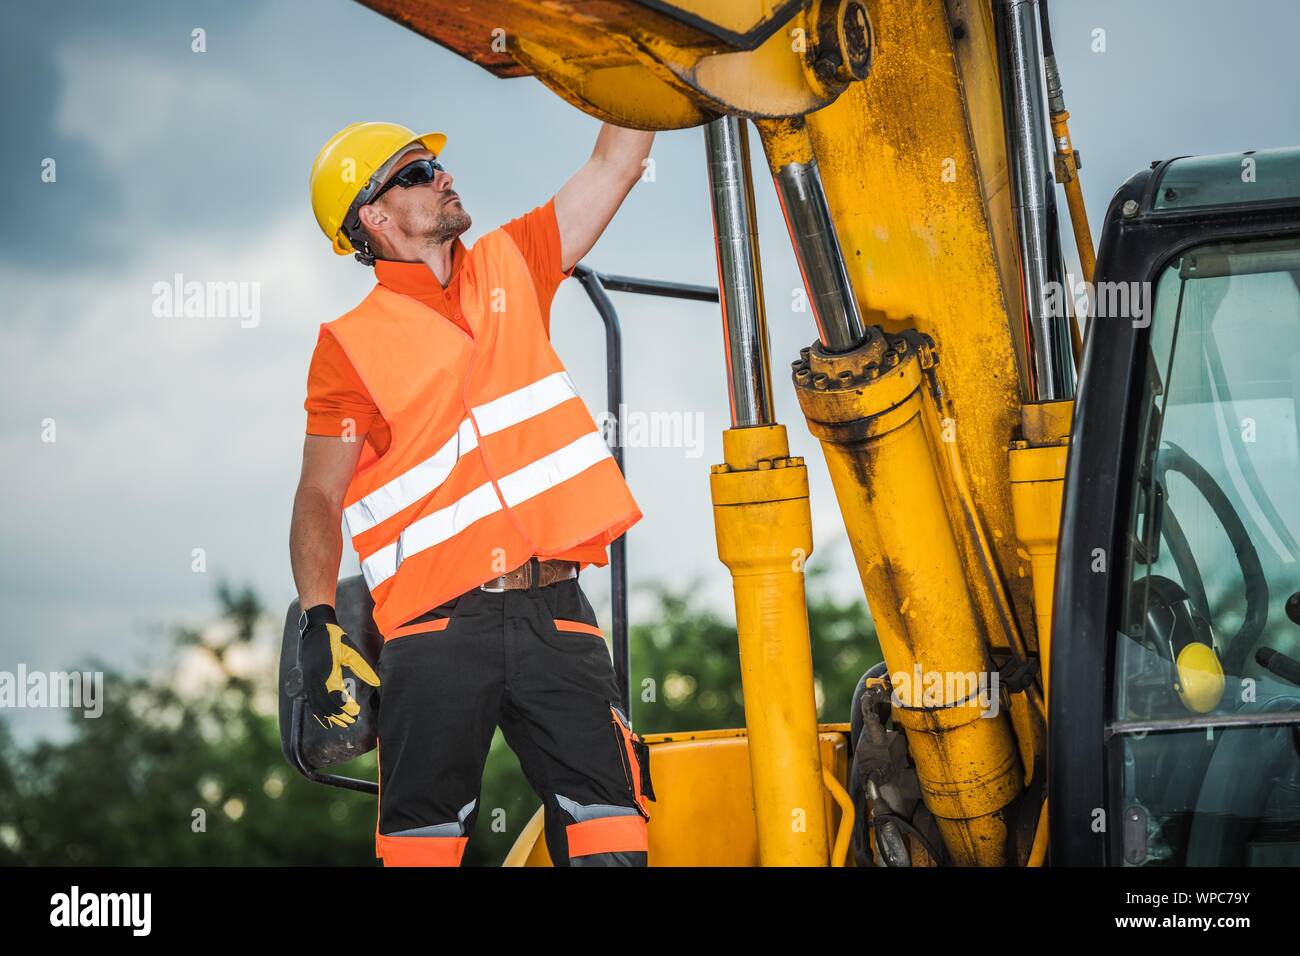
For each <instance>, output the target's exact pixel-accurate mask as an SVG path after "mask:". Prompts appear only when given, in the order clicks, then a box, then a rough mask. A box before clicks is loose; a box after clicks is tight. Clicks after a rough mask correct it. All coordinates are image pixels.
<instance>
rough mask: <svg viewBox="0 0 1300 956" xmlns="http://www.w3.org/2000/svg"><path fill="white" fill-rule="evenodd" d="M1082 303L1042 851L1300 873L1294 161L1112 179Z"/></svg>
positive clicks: (1299, 162) (1202, 160)
mask: <svg viewBox="0 0 1300 956" xmlns="http://www.w3.org/2000/svg"><path fill="white" fill-rule="evenodd" d="M1092 301H1093V305H1094V307H1095V313H1094V314H1093V315H1092V316H1091V321H1090V326H1089V332H1088V338H1087V347H1086V352H1085V357H1084V362H1083V369H1082V375H1081V387H1080V390H1079V395H1078V399H1077V404H1076V408H1075V425H1074V432H1073V448H1072V451H1071V456H1070V462H1069V466H1068V471H1067V477H1066V490H1065V504H1064V515H1063V520H1062V525H1061V534H1062V536H1061V548H1060V554H1061V564H1060V566H1059V568H1058V578H1057V601H1056V608H1057V616H1056V620H1055V626H1054V629H1053V637H1052V647H1053V657H1052V677H1051V720H1050V726H1051V728H1052V750H1051V754H1052V757H1051V763H1052V769H1053V774H1052V786H1051V792H1052V795H1053V796H1052V801H1053V803H1052V809H1053V826H1052V837H1053V839H1052V856H1053V861H1054V862H1062V863H1091V864H1102V863H1105V864H1112V865H1114V864H1122V865H1132V866H1184V865H1189V866H1198V865H1199V866H1259V865H1292V866H1294V865H1297V864H1300V543H1298V541H1297V539H1300V432H1298V431H1297V408H1298V407H1300V149H1286V150H1270V151H1259V152H1256V151H1251V152H1246V153H1240V154H1225V155H1221V156H1207V157H1196V158H1180V159H1174V160H1171V161H1167V162H1162V163H1157V164H1153V166H1152V168H1151V169H1149V170H1146V171H1144V172H1142V173H1139V174H1138V175H1136V176H1134V177H1133V178H1132V179H1130V180H1129V182H1128V183H1127V184H1126V185H1125V186H1124V187H1123V188H1122V189H1121V190H1120V191H1119V193H1118V194H1117V195H1116V196H1115V198H1114V200H1113V201H1112V203H1111V206H1110V210H1109V212H1108V215H1107V219H1106V225H1105V230H1104V232H1103V235H1102V241H1101V250H1100V256H1099V259H1098V268H1097V275H1096V287H1095V289H1094V290H1092ZM1101 661H1104V662H1105V666H1104V667H1098V666H1097V664H1098V662H1101Z"/></svg>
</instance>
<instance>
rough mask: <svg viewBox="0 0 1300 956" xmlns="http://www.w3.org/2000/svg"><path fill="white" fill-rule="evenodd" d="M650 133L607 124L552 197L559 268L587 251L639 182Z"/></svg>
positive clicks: (651, 138) (570, 264)
mask: <svg viewBox="0 0 1300 956" xmlns="http://www.w3.org/2000/svg"><path fill="white" fill-rule="evenodd" d="M654 138H655V134H654V133H653V132H650V133H647V132H643V131H641V130H635V129H622V128H621V127H618V126H611V125H609V124H608V123H606V124H605V125H604V126H602V127H601V128H600V135H599V136H597V137H596V148H595V149H594V150H593V151H592V153H591V159H589V160H587V162H586V163H585V164H583V167H582V168H581V169H579V170H578V171H577V172H576V173H574V174H573V178H571V179H570V180H569V181H568V182H567V183H565V184H564V186H563V187H562V188H561V189H560V191H559V192H558V193H556V194H555V219H556V223H557V224H558V225H559V227H560V268H562V269H563V270H564V271H565V272H568V271H569V270H570V269H572V268H573V267H574V266H575V265H577V264H578V262H579V261H580V260H581V259H582V257H583V256H585V255H586V254H587V253H588V252H590V251H591V247H592V246H594V245H595V244H596V240H597V239H599V238H600V234H601V233H602V232H604V231H605V227H606V226H608V225H609V222H610V220H611V219H613V218H614V213H616V212H618V207H619V206H621V205H622V204H623V200H624V199H625V198H627V194H628V193H629V192H631V191H632V187H633V186H634V185H636V181H637V180H638V179H639V178H640V177H641V170H642V164H643V163H644V161H645V159H646V157H647V156H649V155H650V145H651V144H652V143H653V142H654Z"/></svg>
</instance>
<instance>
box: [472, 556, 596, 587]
mask: <svg viewBox="0 0 1300 956" xmlns="http://www.w3.org/2000/svg"><path fill="white" fill-rule="evenodd" d="M534 564H536V565H537V586H538V587H539V588H544V587H546V586H547V585H550V584H555V583H556V582H557V581H568V580H569V579H570V578H576V577H577V576H578V562H577V561H557V560H555V559H554V558H548V559H546V560H545V561H536V562H534V561H533V560H531V559H530V560H529V561H528V563H527V564H521V565H520V566H519V567H517V568H515V569H514V570H513V571H507V572H506V573H505V574H502V575H500V576H498V577H495V578H493V579H492V580H491V581H484V582H483V583H482V584H480V585H479V586H478V587H479V590H480V591H516V590H522V589H524V588H528V587H531V586H532V583H533V576H532V569H533V565H534Z"/></svg>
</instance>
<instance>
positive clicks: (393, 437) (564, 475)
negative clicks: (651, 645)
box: [290, 123, 654, 866]
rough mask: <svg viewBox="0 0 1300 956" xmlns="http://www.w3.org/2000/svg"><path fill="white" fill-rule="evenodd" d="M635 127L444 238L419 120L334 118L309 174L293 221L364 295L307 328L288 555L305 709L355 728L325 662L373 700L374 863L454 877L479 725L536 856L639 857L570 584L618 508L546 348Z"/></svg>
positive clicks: (460, 210)
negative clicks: (346, 600) (307, 223)
mask: <svg viewBox="0 0 1300 956" xmlns="http://www.w3.org/2000/svg"><path fill="white" fill-rule="evenodd" d="M653 138H654V134H653V133H643V132H637V131H632V130H625V129H619V128H617V127H614V126H609V125H605V126H604V127H603V128H602V129H601V131H600V134H599V136H598V137H597V139H596V146H595V150H594V151H593V153H592V155H591V158H590V159H589V160H588V161H587V162H586V164H585V165H583V166H582V168H581V169H579V170H578V171H577V172H576V173H575V174H574V175H573V177H572V178H571V179H570V180H569V181H568V182H567V183H566V184H565V185H564V186H563V187H562V188H561V189H560V191H559V192H558V193H556V194H555V196H554V198H553V199H551V200H550V201H549V202H547V203H546V204H545V205H543V206H539V207H538V208H536V209H534V210H533V211H532V212H529V213H527V214H526V215H524V216H521V217H520V218H518V219H515V220H513V221H512V222H509V223H507V224H506V225H504V226H502V227H500V228H498V229H495V230H493V231H491V232H488V233H487V234H486V235H484V236H483V237H482V238H480V239H479V240H478V241H476V242H475V243H474V244H473V245H472V246H471V247H468V248H467V247H466V246H465V245H464V244H463V243H462V242H461V240H460V236H461V235H462V234H463V233H464V232H465V231H466V230H467V229H468V228H469V227H470V217H469V214H468V212H466V209H465V206H464V204H463V202H462V201H461V198H460V196H459V195H458V194H457V193H456V192H455V190H453V189H452V184H453V179H452V176H451V174H450V173H449V172H447V170H446V169H444V167H443V165H442V163H441V162H440V159H439V157H440V155H441V154H442V150H443V147H444V145H445V143H446V137H445V136H444V135H443V134H441V133H428V134H425V135H417V134H416V133H414V132H413V131H412V130H410V129H407V128H406V127H403V126H398V125H395V124H392V123H354V124H352V125H350V126H348V127H346V128H345V129H343V130H341V131H340V132H338V133H336V134H335V135H334V136H333V137H331V138H330V140H329V141H328V142H327V143H326V144H325V146H324V147H323V148H322V149H321V151H320V153H319V155H318V156H317V157H316V161H315V163H314V165H313V166H312V171H311V197H312V208H313V211H314V212H315V214H316V220H317V222H318V223H319V224H320V227H321V229H322V230H323V231H324V233H325V235H326V237H327V238H328V239H329V240H330V241H331V242H332V243H333V246H334V251H335V252H336V253H338V254H340V255H346V254H348V253H352V254H354V255H355V257H356V258H357V259H358V260H359V261H360V262H362V263H363V264H366V265H370V266H373V267H374V269H375V278H376V280H377V283H376V285H375V287H374V289H373V290H371V292H370V293H369V295H367V296H366V298H365V299H364V300H363V301H362V302H361V304H360V305H358V306H357V307H356V308H354V309H352V310H351V311H349V312H347V313H345V314H344V315H342V316H341V317H340V318H338V319H335V320H334V321H332V322H327V323H325V324H324V325H322V326H321V329H320V335H319V338H318V340H317V344H316V350H315V353H314V355H313V356H312V361H311V369H310V372H309V374H308V382H307V401H306V409H307V438H306V442H305V444H304V447H303V462H302V476H301V479H300V481H299V484H298V491H297V495H296V497H295V499H294V507H293V523H292V529H291V532H290V555H291V559H292V564H293V573H294V579H295V581H296V583H297V587H298V596H299V599H300V601H301V603H302V607H303V608H306V609H307V610H306V611H305V612H304V613H303V616H302V619H301V621H300V623H299V626H300V630H301V632H302V651H301V655H302V666H303V676H304V679H305V682H306V687H307V697H308V705H309V707H310V709H311V711H312V713H313V714H314V716H315V718H316V719H317V720H318V721H320V722H321V723H322V724H323V725H324V726H326V727H327V728H333V727H344V726H347V725H348V724H350V723H352V722H353V721H354V720H355V718H356V715H357V714H358V713H359V712H360V707H361V703H360V702H359V701H358V700H356V699H354V698H353V697H352V696H351V695H349V694H348V693H347V691H346V690H345V687H344V683H343V681H344V675H345V673H347V672H350V673H351V675H352V676H353V677H354V678H355V679H356V680H357V681H359V682H362V683H365V684H369V685H371V686H374V687H378V688H379V691H378V698H379V700H380V706H379V714H378V728H379V732H378V737H379V743H378V750H379V788H380V798H379V820H378V826H377V828H376V837H375V840H376V855H377V856H379V857H381V858H382V859H383V860H384V863H385V865H388V866H456V865H459V863H460V861H461V858H462V856H463V854H464V850H465V844H466V841H467V838H468V836H469V834H470V833H471V832H472V831H473V829H474V822H475V819H476V817H477V815H478V810H479V789H480V786H481V780H482V774H483V764H484V761H485V759H486V757H487V752H488V747H489V744H490V742H491V739H492V735H493V733H494V731H495V728H496V727H497V726H498V725H500V727H501V728H502V731H503V732H504V734H505V737H506V741H507V742H508V743H509V745H510V747H511V748H512V749H513V750H514V751H515V753H516V755H517V756H518V757H519V761H520V764H521V765H522V767H523V770H524V774H525V775H526V776H527V778H528V781H529V783H530V784H531V785H532V787H533V789H534V790H536V791H537V793H538V795H539V796H540V797H541V798H542V801H543V806H544V814H545V829H546V841H547V847H548V849H549V851H550V854H551V857H552V859H553V860H554V862H555V863H556V864H557V865H561V866H564V865H572V866H579V865H586V866H593V865H594V866H644V865H645V861H646V850H647V837H646V820H648V819H649V813H648V810H647V799H648V797H649V796H650V795H652V791H651V790H650V786H649V776H648V767H647V764H646V760H645V756H644V755H645V747H644V745H643V744H642V743H641V742H640V739H639V738H638V737H636V736H635V735H633V734H632V733H631V730H630V728H629V726H628V721H627V718H626V715H624V714H623V713H622V712H621V711H620V710H619V707H618V691H617V686H616V684H615V680H614V674H613V667H612V664H611V661H610V656H609V651H608V649H607V646H606V644H605V641H604V640H603V638H602V635H601V631H600V629H599V627H598V626H597V621H596V615H595V613H594V611H593V610H592V606H591V604H590V602H589V601H588V600H587V598H586V596H585V595H584V594H583V592H582V589H581V588H580V587H579V585H578V573H579V571H580V570H581V569H582V568H583V567H585V566H587V565H590V564H594V565H604V564H606V563H607V555H606V546H607V545H608V544H609V543H610V542H612V541H614V540H615V539H617V538H618V537H619V536H620V535H621V534H623V533H624V532H625V531H626V530H627V529H628V528H630V527H631V526H632V525H633V524H634V523H636V522H637V521H638V520H639V519H640V517H641V512H640V510H639V509H638V508H637V505H636V502H635V501H634V500H633V498H632V494H631V492H630V491H629V489H628V487H627V484H626V483H625V482H624V480H623V476H622V473H621V472H620V470H619V468H618V466H617V464H616V463H615V461H614V459H613V457H612V456H611V455H610V452H609V449H608V448H607V447H606V444H605V442H604V440H603V438H602V436H601V433H600V432H599V430H598V429H597V428H596V425H595V422H594V421H593V419H592V417H591V413H590V412H589V411H588V410H587V408H586V406H585V405H584V404H583V401H582V399H581V398H579V397H578V394H577V392H576V390H575V389H574V387H573V382H572V381H571V380H570V378H569V375H568V373H567V372H566V371H565V370H564V366H563V364H562V363H561V362H560V359H559V358H558V357H557V355H556V354H555V351H554V350H553V349H552V347H551V343H550V306H551V300H552V297H553V296H554V294H555V290H556V287H557V286H558V285H559V283H560V282H561V281H563V280H564V279H565V278H566V277H567V276H568V275H569V274H570V273H571V272H572V270H573V267H574V266H575V265H576V264H577V263H578V261H579V260H580V259H581V258H582V257H583V256H584V255H585V254H586V253H587V252H588V251H589V250H590V249H591V247H592V246H593V245H594V244H595V242H596V240H597V239H598V238H599V237H600V234H601V233H602V232H603V231H604V229H605V227H606V226H607V225H608V224H609V222H610V220H611V219H612V218H613V216H614V213H615V212H616V211H617V209H618V208H619V206H620V205H621V204H622V202H623V199H624V198H625V197H626V196H627V194H628V192H629V191H630V190H631V188H632V186H633V184H635V183H636V181H637V179H638V178H639V177H640V175H641V172H642V167H643V161H644V160H645V158H646V157H647V155H648V154H649V151H650V145H651V142H652V141H653ZM340 518H342V519H343V522H345V523H346V525H347V528H348V533H349V535H350V536H351V538H352V544H353V546H354V547H355V549H356V551H357V555H358V557H359V558H360V561H361V568H362V572H363V574H364V576H365V579H366V583H367V585H368V586H369V588H370V591H371V594H372V595H373V597H374V603H375V610H374V618H375V623H376V625H377V626H378V628H379V631H380V633H381V634H382V635H383V638H384V644H383V650H382V652H381V654H380V655H379V660H378V662H377V664H376V665H375V666H374V667H373V668H372V666H371V662H369V661H367V660H366V659H365V657H364V656H363V655H362V654H361V653H360V651H359V650H358V649H357V647H356V646H355V645H354V644H353V642H352V641H351V640H349V638H348V637H347V635H346V634H344V633H343V630H342V628H341V627H340V626H339V624H338V620H337V617H336V615H335V612H334V606H333V605H334V594H335V583H336V580H337V577H338V569H339V560H340V556H341V552H342V536H341V533H340V524H341V522H340ZM364 696H367V697H369V695H364Z"/></svg>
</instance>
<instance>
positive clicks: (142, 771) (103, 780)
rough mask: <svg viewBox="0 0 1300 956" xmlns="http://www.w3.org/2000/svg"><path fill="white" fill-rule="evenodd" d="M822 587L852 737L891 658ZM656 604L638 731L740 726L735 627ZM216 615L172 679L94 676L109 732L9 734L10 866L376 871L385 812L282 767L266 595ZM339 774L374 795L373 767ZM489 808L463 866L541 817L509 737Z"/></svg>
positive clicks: (821, 699) (635, 646)
mask: <svg viewBox="0 0 1300 956" xmlns="http://www.w3.org/2000/svg"><path fill="white" fill-rule="evenodd" d="M810 578H812V581H811V582H810V591H811V592H813V594H812V597H810V601H809V619H810V622H811V626H812V645H813V655H814V657H813V659H814V662H815V663H816V665H817V696H818V710H819V715H820V718H821V720H822V721H824V722H831V723H833V722H842V721H846V720H848V713H849V700H850V696H851V694H852V691H853V687H854V685H855V684H856V682H857V680H858V677H859V676H860V675H861V674H862V672H863V671H865V670H866V669H867V667H869V666H870V665H871V664H872V663H874V662H875V661H876V660H878V659H879V650H878V647H877V645H876V641H875V636H874V632H873V630H872V628H871V623H870V619H869V618H868V616H867V612H866V607H865V605H864V604H863V603H862V602H861V601H855V602H850V603H847V604H838V603H836V602H835V601H834V600H832V599H831V598H829V597H827V596H825V595H820V594H818V593H817V590H818V589H817V588H816V575H815V574H812V573H810ZM656 594H657V598H658V605H659V607H658V613H657V614H656V615H655V620H654V621H653V622H652V623H639V624H634V625H633V626H632V628H631V633H630V641H631V646H632V658H633V713H634V719H635V721H636V725H637V729H638V731H639V732H641V733H655V732H664V731H675V730H676V731H680V730H687V729H696V730H703V729H714V728H722V727H735V726H741V725H743V723H744V701H743V697H742V695H741V689H740V676H739V662H738V656H737V650H736V638H735V630H734V628H733V627H732V626H731V625H730V624H729V623H727V621H726V620H724V619H723V618H721V617H719V616H717V615H715V614H714V613H712V612H710V611H708V610H705V609H701V608H698V607H696V606H694V604H693V602H692V599H691V597H690V596H689V595H688V594H678V593H672V592H669V591H667V590H663V589H659V590H658V591H657V592H656ZM217 602H218V608H219V612H220V614H219V620H218V621H217V622H216V626H213V627H206V628H203V629H201V630H196V629H186V628H181V629H177V630H176V631H175V632H174V633H175V648H174V651H173V653H172V654H171V655H170V657H169V658H168V660H167V661H165V662H164V665H163V666H162V667H161V669H160V670H159V671H158V672H157V673H154V674H149V675H127V674H122V673H118V672H114V671H111V670H108V669H106V668H104V667H103V666H102V665H97V664H95V663H93V662H92V663H91V664H89V665H87V667H86V668H83V669H91V670H103V671H104V702H105V706H104V712H103V714H102V716H100V717H99V718H97V719H87V718H85V717H83V716H82V715H81V714H80V713H77V712H74V713H73V714H72V716H71V717H70V719H71V721H72V725H71V729H70V730H71V732H70V733H69V734H68V735H67V737H66V738H64V739H62V740H59V741H39V742H37V743H35V744H32V745H30V746H28V747H22V746H19V745H18V744H17V743H16V742H15V741H14V740H13V739H12V735H11V734H10V733H9V731H8V729H7V727H6V726H5V725H4V723H3V721H0V864H5V865H82V866H99V865H110V864H111V865H142V866H147V865H182V866H183V865H208V866H222V865H290V864H293V865H365V864H367V863H370V862H372V861H373V860H374V829H375V804H374V799H373V798H372V797H369V796H367V795H363V794H357V793H351V792H347V791H343V790H337V789H334V788H330V787H324V786H321V785H319V784H314V783H310V782H308V781H307V780H305V779H303V778H302V777H300V776H299V775H298V774H297V773H295V772H294V771H293V770H292V769H291V768H290V767H289V766H288V764H287V763H286V762H285V760H284V758H283V756H282V755H281V752H280V739H279V728H278V725H277V718H276V713H275V696H274V693H275V689H274V681H275V675H274V668H273V667H262V668H261V669H259V670H256V671H254V674H255V676H248V674H247V673H246V672H245V671H244V670H241V667H240V666H239V664H238V663H237V662H238V660H239V659H240V656H241V654H243V655H247V654H248V653H249V652H250V651H252V650H255V649H256V645H257V644H258V643H259V642H258V639H257V637H256V635H257V634H258V632H259V624H260V623H261V624H262V633H263V634H265V633H266V628H265V624H264V623H263V622H264V621H265V620H266V618H265V613H266V612H265V610H264V608H263V607H262V606H261V603H260V602H259V601H258V599H257V597H256V595H255V594H254V593H253V592H252V591H251V590H248V589H244V590H239V591H237V590H234V589H232V588H230V587H228V586H225V585H223V586H222V587H220V588H219V589H218V592H217ZM273 617H274V616H273ZM265 650H266V649H265V648H263V651H265ZM196 671H197V672H200V674H201V676H200V678H197V679H196V678H195V676H194V674H195V672H196ZM182 688H184V690H182ZM334 769H335V770H337V772H340V773H345V774H348V775H350V776H359V777H365V778H367V779H374V777H375V762H374V754H373V753H372V754H368V755H366V756H364V757H361V758H359V759H358V760H355V761H352V762H351V763H350V764H348V765H346V766H343V767H339V768H334ZM481 805H482V810H481V812H480V814H479V819H478V826H477V830H476V832H475V834H474V837H473V839H471V841H470V846H469V850H468V852H467V855H466V863H467V864H469V865H495V864H498V863H499V862H500V861H501V860H502V859H503V858H504V856H505V854H506V852H507V851H508V850H509V848H510V846H511V845H512V844H513V843H514V840H515V838H516V836H517V835H518V833H519V831H520V830H521V829H522V828H523V826H524V824H525V823H526V822H527V821H528V819H529V818H530V817H531V816H532V815H533V813H534V812H535V811H536V809H537V807H538V805H539V803H538V800H537V797H536V796H535V795H534V794H533V793H532V791H531V790H530V789H529V787H528V785H527V783H526V782H525V781H524V778H523V775H522V773H521V772H520V770H519V765H518V761H516V760H515V757H514V755H513V754H512V753H511V752H510V751H509V749H508V748H507V747H506V746H505V743H504V741H503V740H502V739H501V736H500V734H499V733H498V734H497V737H496V739H494V741H493V745H492V751H491V754H490V756H489V758H488V764H487V769H486V771H485V774H484V781H483V799H482V804H481Z"/></svg>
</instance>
